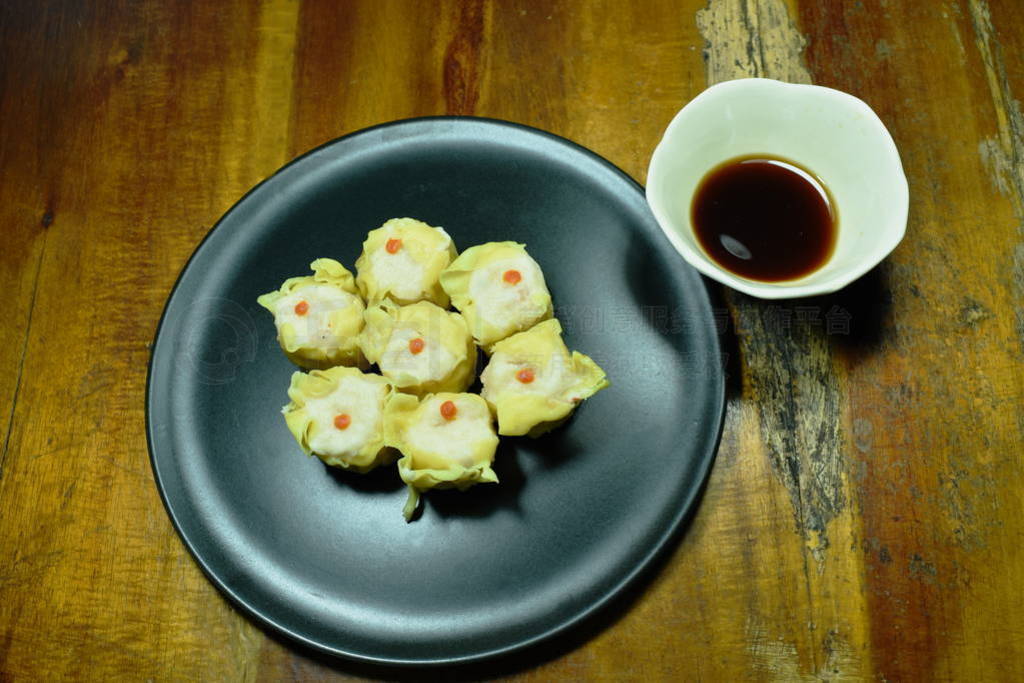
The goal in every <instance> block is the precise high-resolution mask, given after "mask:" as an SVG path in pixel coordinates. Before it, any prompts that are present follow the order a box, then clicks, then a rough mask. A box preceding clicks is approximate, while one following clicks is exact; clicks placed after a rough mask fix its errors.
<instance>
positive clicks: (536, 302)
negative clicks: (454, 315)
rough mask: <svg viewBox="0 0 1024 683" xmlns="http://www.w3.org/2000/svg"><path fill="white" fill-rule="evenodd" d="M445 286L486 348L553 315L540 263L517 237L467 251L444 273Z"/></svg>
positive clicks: (478, 342)
mask: <svg viewBox="0 0 1024 683" xmlns="http://www.w3.org/2000/svg"><path fill="white" fill-rule="evenodd" d="M441 286H442V287H443V288H444V291H445V292H447V293H448V295H449V296H450V297H451V299H452V304H453V305H454V306H455V308H457V309H459V311H461V312H462V315H464V316H465V317H466V322H468V323H469V329H470V331H471V332H472V333H473V338H474V339H476V342H477V344H479V345H480V346H482V347H483V348H484V350H485V351H487V352H488V353H489V352H490V347H491V346H492V345H493V344H494V343H495V342H498V341H501V340H502V339H504V338H505V337H508V336H509V335H512V334H515V333H516V332H521V331H523V330H528V329H530V328H531V327H533V326H534V325H535V324H536V323H538V322H540V321H541V320H546V319H547V318H550V317H551V294H550V293H549V292H548V287H547V285H546V284H545V283H544V273H542V272H541V270H540V266H539V265H537V262H536V261H534V260H533V259H532V258H531V257H530V255H529V254H527V253H526V247H525V245H523V244H517V243H516V242H488V243H487V244H479V245H477V246H475V247H470V248H469V249H467V250H466V251H464V252H462V255H460V256H459V257H458V258H457V259H455V261H453V262H452V264H451V265H450V266H448V268H447V269H446V270H445V271H444V272H443V273H441Z"/></svg>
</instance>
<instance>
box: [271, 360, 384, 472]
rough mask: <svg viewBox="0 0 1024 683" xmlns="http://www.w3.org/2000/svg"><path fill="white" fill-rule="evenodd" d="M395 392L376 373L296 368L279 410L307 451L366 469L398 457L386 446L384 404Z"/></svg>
mask: <svg viewBox="0 0 1024 683" xmlns="http://www.w3.org/2000/svg"><path fill="white" fill-rule="evenodd" d="M393 393H394V390H393V389H392V387H391V383H390V382H388V381H387V380H386V379H384V378H383V377H381V376H380V375H371V374H366V373H363V372H360V371H359V370H357V369H355V368H345V367H336V368H330V369H329V370H313V371H312V372H310V373H309V374H305V373H302V372H296V373H295V374H294V375H292V382H291V386H290V387H288V398H290V399H291V402H290V403H289V404H288V405H286V406H285V407H284V409H283V410H282V411H281V412H282V413H284V419H285V422H286V423H287V424H288V429H289V431H291V433H292V436H294V437H295V440H296V441H298V442H299V445H300V446H301V447H302V450H304V451H305V452H306V453H307V454H312V455H316V456H317V457H318V458H320V459H321V460H323V461H324V462H325V463H327V464H328V465H334V466H336V467H342V468H345V469H351V470H355V471H356V472H368V471H370V470H372V469H373V468H374V467H377V466H378V465H384V464H387V463H390V462H393V461H394V460H395V458H396V457H397V454H396V453H395V452H394V451H393V450H392V449H390V448H388V447H387V446H385V444H384V408H385V406H386V404H387V402H388V400H389V399H390V398H391V396H392V394H393Z"/></svg>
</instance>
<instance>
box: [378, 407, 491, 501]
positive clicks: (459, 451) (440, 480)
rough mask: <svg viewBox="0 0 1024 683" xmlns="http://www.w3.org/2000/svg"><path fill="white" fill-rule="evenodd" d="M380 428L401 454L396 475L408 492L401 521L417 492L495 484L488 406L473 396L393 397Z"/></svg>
mask: <svg viewBox="0 0 1024 683" xmlns="http://www.w3.org/2000/svg"><path fill="white" fill-rule="evenodd" d="M385 429H386V435H385V440H386V442H387V444H388V445H389V446H392V447H394V448H397V449H398V450H399V451H401V453H402V457H401V458H400V459H399V461H398V472H399V475H400V476H401V477H402V481H404V482H405V483H406V485H407V486H408V487H409V499H408V500H407V501H406V505H405V509H404V510H403V514H404V515H405V518H406V520H409V519H411V518H412V515H413V513H414V511H415V509H416V506H417V504H418V502H419V494H420V492H421V491H425V490H427V489H432V488H452V487H455V488H458V489H460V490H464V489H466V488H468V487H470V486H472V485H474V484H478V483H484V482H496V481H498V476H497V475H496V474H495V473H494V470H492V469H491V463H492V462H493V461H494V453H495V451H496V450H497V447H498V436H497V434H495V433H494V424H493V418H492V416H491V412H490V409H489V408H488V407H487V403H486V402H485V401H484V400H483V399H482V398H480V397H479V396H477V395H476V394H461V393H441V394H433V395H430V396H427V397H426V398H424V399H423V400H422V401H420V400H418V399H417V398H416V397H414V396H409V395H406V394H396V395H395V396H394V398H393V399H392V400H391V401H390V402H389V403H388V406H387V415H386V417H385Z"/></svg>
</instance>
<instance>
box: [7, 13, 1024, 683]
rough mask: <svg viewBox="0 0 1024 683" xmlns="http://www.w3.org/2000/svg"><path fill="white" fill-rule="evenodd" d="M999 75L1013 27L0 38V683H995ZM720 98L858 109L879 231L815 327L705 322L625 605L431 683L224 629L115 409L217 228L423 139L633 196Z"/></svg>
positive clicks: (437, 19) (843, 25)
mask: <svg viewBox="0 0 1024 683" xmlns="http://www.w3.org/2000/svg"><path fill="white" fill-rule="evenodd" d="M1022 55H1024V6H1022V5H1021V4H1020V3H1019V2H1015V1H1014V0H999V1H996V0H987V1H986V0H944V1H942V2H935V3H931V2H929V3H924V2H895V1H894V0H860V1H858V2H849V3H821V2H811V1H810V0H787V1H783V0H710V2H708V1H706V0H693V1H690V0H686V1H679V2H676V1H668V0H650V1H648V2H643V3H623V2H611V1H608V0H601V1H597V2H585V1H584V0H559V1H557V2H551V3H536V2H527V1H525V0H523V1H520V2H516V1H509V2H490V1H486V0H464V1H459V2H448V1H443V0H433V1H429V2H411V1H410V2H405V1H399V0H395V1H390V0H389V1H387V2H377V1H374V0H346V1H345V2H317V1H313V0H308V1H306V2H301V3H300V2H292V1H289V0H267V1H266V2H242V1H240V0H239V1H233V2H227V3H179V2H167V1H158V0H143V1H141V2H113V3H77V2H71V1H66V2H61V1H56V0H52V1H49V2H38V3H7V4H4V5H3V6H0V225H2V226H3V228H2V231H3V232H2V241H0V291H2V292H3V293H4V294H5V299H6V302H7V303H6V306H5V310H4V316H3V323H2V324H0V430H2V431H0V443H2V444H3V449H2V451H0V548H2V549H3V552H2V553H0V680H52V679H61V678H72V679H95V680H110V679H125V678H128V679H154V680H221V679H231V680H234V679H242V680H256V679H259V680H325V679H333V678H339V677H340V678H363V677H368V678H379V677H387V678H424V677H430V678H433V677H437V678H449V677H453V676H458V677H467V676H468V677H479V678H492V677H497V676H509V677H511V678H516V679H522V680H550V679H567V680H621V679H627V680H650V679H653V680H786V681H789V680H868V679H873V680H993V679H996V680H1021V679H1024V617H1022V616H1021V615H1022V614H1024V591H1021V590H1020V585H1021V584H1022V583H1024V551H1022V550H1021V548H1022V547H1024V543H1022V541H1024V514H1022V513H1024V493H1022V492H1024V462H1022V458H1024V449H1022V447H1021V444H1022V443H1024V362H1022V361H1024V303H1022V302H1024V116H1022V110H1021V104H1020V102H1021V99H1022V98H1024V57H1022ZM743 76H764V77H771V78H780V79H783V80H788V81H794V82H806V83H816V84H819V85H827V86H831V87H836V88H840V89H842V90H846V91H848V92H851V93H853V94H855V95H857V96H858V97H861V98H862V99H864V100H865V101H866V102H868V104H870V105H871V106H872V107H873V108H874V109H875V111H876V112H877V113H878V114H879V115H880V116H881V118H882V119H883V121H885V123H886V125H887V126H888V128H889V130H890V131H891V132H892V134H893V137H894V139H895V140H896V143H897V145H898V147H899V149H900V151H901V155H902V159H903V162H904V166H905V170H906V172H907V176H908V178H909V181H910V187H911V197H912V199H911V214H910V221H909V224H908V232H907V236H906V239H905V240H904V242H903V243H902V244H901V245H900V247H899V248H897V250H896V251H895V252H894V253H893V254H892V255H891V256H890V257H889V258H888V259H886V261H884V262H883V263H882V264H881V265H880V266H879V267H878V268H876V269H875V270H874V271H872V272H871V273H869V274H868V275H867V276H865V277H864V278H862V279H861V280H860V281H858V282H857V283H855V284H854V285H852V286H851V287H848V288H847V289H846V290H844V291H842V292H838V293H836V294H835V295H831V296H828V297H819V298H814V299H807V300H800V301H788V302H776V303H772V302H764V301H759V300H756V299H752V298H749V297H745V296H743V295H740V294H737V293H734V292H729V291H725V290H721V289H718V288H716V294H717V295H718V296H719V297H720V299H721V301H722V308H721V311H720V314H721V322H722V323H723V326H724V327H725V328H727V329H726V332H725V334H724V336H723V340H724V343H725V347H726V350H727V351H728V354H729V356H728V358H727V359H726V360H727V367H728V369H729V372H730V386H731V389H730V397H729V410H728V415H727V419H726V424H725V430H724V433H723V438H722V445H721V448H720V452H719V456H718V459H717V461H716V464H715V467H714V470H713V472H712V475H711V477H710V480H709V482H708V485H707V488H706V490H705V493H704V496H703V500H702V503H701V506H700V508H699V510H698V512H697V513H696V515H695V516H694V518H693V519H692V521H691V522H690V525H689V527H688V529H687V531H686V533H685V535H684V536H683V537H682V538H681V540H680V542H679V544H678V545H677V546H676V547H675V548H674V549H673V550H672V551H671V552H670V553H669V554H668V556H667V557H665V558H664V559H663V561H662V562H661V564H660V566H659V567H658V568H657V571H656V572H654V573H653V574H652V575H651V576H650V577H649V579H648V580H647V581H645V582H644V583H643V584H642V585H640V586H639V587H638V588H637V590H635V591H634V592H633V593H631V594H630V595H628V596H626V597H625V598H624V599H623V600H621V601H619V603H618V604H616V605H615V606H614V607H613V608H612V609H611V610H608V611H607V612H606V613H605V614H603V615H601V616H600V617H599V618H598V619H595V620H593V621H592V622H591V623H589V624H587V625H586V626H585V627H584V628H582V629H580V630H579V631H578V632H576V633H574V634H571V635H570V636H569V637H568V638H566V639H564V640H560V641H556V642H554V643H550V644H548V645H546V646H544V647H542V648H538V649H537V650H534V651H531V652H527V653H525V654H524V655H522V656H517V657H514V658H509V659H507V660H501V661H498V662H494V663H491V664H488V665H484V666H477V667H473V668H471V669H468V670H459V671H444V672H436V671H435V672H429V673H428V672H409V671H389V670H382V669H375V668H371V667H365V666H357V665H354V664H351V663H348V662H342V661H333V660H329V659H326V658H323V657H320V656H318V655H315V654H313V653H310V652H308V651H306V650H303V649H301V648H298V647H296V646H294V645H292V644H290V643H288V642H286V641H284V640H282V639H281V638H279V637H277V636H274V635H272V634H267V633H264V632H263V631H262V630H260V629H259V628H257V627H255V626H254V625H252V624H251V623H250V622H249V621H248V620H247V619H245V618H244V617H242V616H241V615H240V614H239V613H237V612H236V611H235V610H234V609H233V608H232V607H231V606H230V605H228V604H227V603H226V602H225V601H224V600H223V599H222V598H221V597H220V596H219V594H218V593H217V591H216V590H215V589H214V588H213V587H212V586H211V585H210V584H209V582H207V581H206V579H205V578H204V577H203V575H202V573H201V572H200V571H199V569H198V568H197V567H196V565H195V563H194V562H193V561H192V560H191V558H190V557H189V556H188V554H187V552H186V551H185V549H184V547H183V545H182V544H181V542H180V541H179V539H178V538H177V536H176V535H175V533H174V531H173V528H172V527H171V525H170V523H169V521H168V519H167V516H166V514H165V512H164V509H163V507H162V505H161V502H160V499H159V496H158V494H157V491H156V488H155V486H154V484H153V480H152V475H151V473H150V470H149V464H148V456H147V450H146V443H145V433H144V405H143V403H144V400H143V399H144V390H145V367H146V362H147V359H148V352H149V349H148V346H149V343H150V342H151V340H152V337H153V334H154V331H155V328H156V324H157V321H158V319H159V315H160V312H161V309H162V305H163V302H164V301H165V299H166V296H167V294H168V293H169V291H170V288H171V286H172V285H173V282H174V279H175V277H176V276H177V274H178V272H179V271H180V269H181V267H182V266H183V265H184V263H185V261H186V259H187V258H188V256H189V254H190V253H191V252H192V250H193V249H194V248H195V246H196V244H198V242H199V241H200V240H201V239H202V237H203V236H204V235H205V234H206V232H207V231H208V230H209V228H210V226H211V225H212V224H213V223H214V222H215V221H216V220H217V218H218V217H219V216H220V215H221V214H222V213H223V212H224V211H225V210H226V209H227V208H229V207H230V206H231V204H233V203H234V202H235V201H236V200H237V199H238V198H239V197H240V196H241V195H242V194H244V192H245V191H246V190H248V189H249V188H250V187H252V186H253V185H254V184H256V183H257V182H259V181H260V180H261V179H263V178H265V177H267V176H268V175H269V174H271V173H273V172H274V170H275V169H277V168H278V167H280V166H281V165H282V164H284V163H285V162H287V161H288V160H289V159H291V158H293V157H294V156H296V155H298V154H301V153H303V152H305V151H307V150H308V149H310V148H312V147H314V146H316V145H319V144H321V143H323V142H326V141H328V140H330V139H332V138H335V137H337V136H339V135H343V134H345V133H348V132H351V131H354V130H358V129H359V128H362V127H365V126H368V125H373V124H376V123H380V122H384V121H388V120H393V119H399V118H405V117H410V116H420V115H433V114H446V113H448V114H464V115H477V116H491V117H497V118H504V119H508V120H513V121H518V122H521V123H525V124H528V125H533V126H538V127H540V128H544V129H547V130H550V131H552V132H554V133H557V134H560V135H564V136H566V137H568V138H570V139H573V140H575V141H577V142H579V143H581V144H583V145H586V146H588V147H590V148H591V149H593V150H595V151H596V152H598V153H599V154H602V155H603V156H605V157H606V158H608V159H610V160H611V161H612V162H614V163H616V164H618V165H619V166H620V167H622V168H623V169H624V170H626V171H627V172H628V173H630V174H631V175H632V176H633V177H634V178H636V179H637V180H639V181H641V182H642V181H643V180H644V176H645V169H646V165H647V162H648V160H649V157H650V153H651V150H652V149H653V146H654V145H655V144H656V142H657V140H658V138H659V136H660V134H661V131H662V130H663V128H664V126H665V125H666V124H667V123H668V121H669V120H670V119H671V117H672V115H673V114H674V113H675V112H676V111H677V110H678V108H679V107H681V106H682V105H683V104H685V103H686V102H687V101H688V100H689V99H691V98H692V97H694V96H695V95H696V94H698V93H699V92H700V91H701V90H702V89H703V88H704V87H706V85H708V84H711V83H714V82H717V81H720V80H724V79H728V78H736V77H743Z"/></svg>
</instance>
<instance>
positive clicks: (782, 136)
mask: <svg viewBox="0 0 1024 683" xmlns="http://www.w3.org/2000/svg"><path fill="white" fill-rule="evenodd" d="M751 154H754V155H759V154H764V155H767V156H772V157H781V158H783V159H788V160H790V161H794V162H796V163H797V164H798V165H800V166H802V167H804V168H806V169H808V170H810V171H811V172H813V173H814V174H815V175H816V176H817V177H818V178H819V179H821V181H822V182H823V183H824V184H825V185H826V186H827V187H828V189H829V192H830V193H831V196H832V199H833V201H834V209H835V210H836V212H837V215H838V232H837V237H836V245H835V249H834V251H833V253H832V256H831V258H830V259H829V260H828V261H827V262H826V263H825V265H823V266H822V267H821V268H819V269H817V270H815V271H814V272H812V273H810V274H808V275H806V276H804V277H801V278H798V279H794V280H787V281H784V282H759V281H757V280H750V279H748V278H745V277H741V276H739V275H736V274H734V273H732V272H730V271H728V270H725V269H724V268H722V267H721V266H719V265H718V264H717V263H715V262H714V261H712V260H711V258H710V257H708V255H707V254H706V253H705V252H704V250H703V249H702V248H701V247H700V245H699V243H698V242H697V240H696V238H695V236H694V233H693V227H692V225H691V224H690V204H691V201H692V199H693V195H694V192H695V191H696V189H697V185H698V183H700V181H701V179H702V178H703V177H704V175H705V174H706V173H707V172H708V171H710V170H711V169H712V168H714V167H715V166H717V165H718V164H720V163H721V162H723V161H727V160H729V159H732V158H735V157H739V156H747V155H751ZM647 202H648V203H649V204H650V206H651V210H652V211H653V212H654V216H655V218H657V219H658V223H659V224H660V225H661V229H662V230H663V231H664V232H665V234H666V235H667V236H668V238H669V240H670V241H671V242H672V245H673V246H674V247H675V248H676V251H678V252H679V253H680V254H681V255H682V257H683V258H684V259H686V261H687V262H688V263H689V264H690V265H692V266H693V267H694V268H696V269H697V270H699V271H700V272H702V273H704V274H705V275H707V276H708V277H710V278H713V279H715V280H717V281H719V282H721V283H723V284H726V285H728V286H730V287H732V288H733V289H738V290H739V291H741V292H745V293H747V294H750V295H753V296H756V297H761V298H763V299H785V298H791V297H802V296H812V295H816V294H826V293H828V292H833V291H835V290H837V289H840V288H841V287H845V286H846V285H848V284H849V283H850V282H852V281H853V280H855V279H857V278H858V277H860V276H861V275H863V274H864V273H866V272H867V271H868V270H870V269H871V268H873V267H874V266H875V265H876V264H877V263H878V262H879V261H881V260H882V259H883V258H885V257H886V255H888V254H889V252H891V251H892V250H893V249H894V248H895V247H896V245H897V244H899V242H900V240H901V239H903V234H904V233H905V232H906V227H907V207H908V204H909V195H908V190H907V179H906V177H905V176H904V175H903V166H902V164H901V163H900V156H899V153H898V152H897V151H896V145H895V143H893V140H892V136H890V135H889V131H887V130H886V129H885V126H884V125H883V124H882V122H881V120H879V118H878V116H877V115H875V113H874V112H873V111H871V108H870V107H869V106H868V105H867V104H865V103H864V102H862V101H861V100H859V99H857V98H856V97H854V96H852V95H848V94H846V93H844V92H840V91H838V90H833V89H831V88H823V87H820V86H814V85H796V84H792V83H782V82H780V81H773V80H769V79H765V78H746V79H741V80H736V81H726V82H724V83H719V84H718V85H714V86H712V87H710V88H708V89H707V90H705V91H704V92H702V93H701V94H700V95H698V96H697V97H695V98H694V99H693V100H691V101H690V103H689V104H687V105H686V106H685V107H683V109H682V110H680V112H679V113H678V114H676V116H675V118H674V119H672V123H670V124H669V126H668V128H667V129H666V130H665V135H664V136H663V137H662V139H661V142H660V143H658V146H657V147H656V148H655V150H654V155H653V156H652V157H651V164H650V166H649V167H648V170H647Z"/></svg>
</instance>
